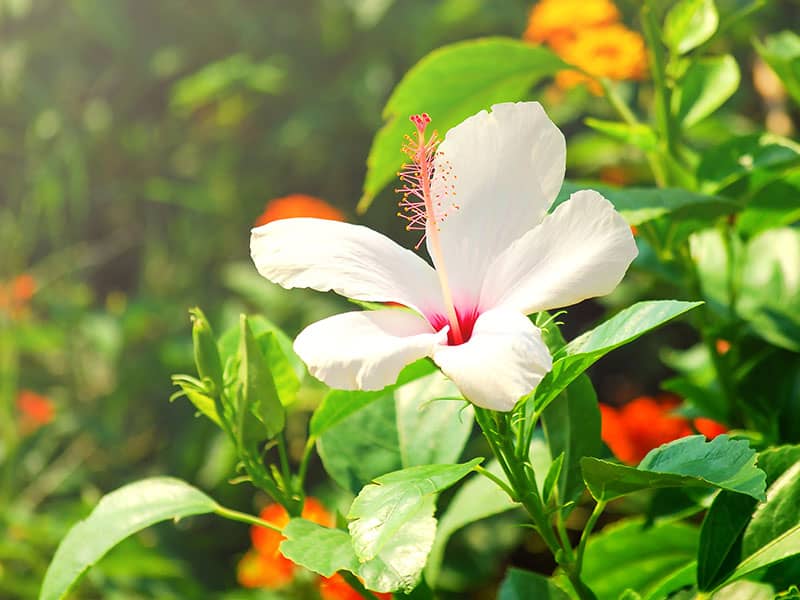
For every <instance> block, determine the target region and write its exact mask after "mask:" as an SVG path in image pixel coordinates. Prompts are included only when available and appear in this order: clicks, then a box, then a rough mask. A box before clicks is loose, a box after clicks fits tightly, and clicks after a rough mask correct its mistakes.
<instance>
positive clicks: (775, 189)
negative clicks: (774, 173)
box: [736, 171, 800, 237]
mask: <svg viewBox="0 0 800 600" xmlns="http://www.w3.org/2000/svg"><path fill="white" fill-rule="evenodd" d="M797 198H800V171H792V172H789V173H786V174H784V175H783V176H782V177H781V178H780V179H778V180H776V181H772V182H770V183H768V184H767V185H765V186H764V187H763V188H761V189H760V190H758V191H757V192H756V193H755V194H754V195H753V196H752V197H751V198H750V201H749V202H748V203H747V206H746V207H745V209H744V210H743V211H742V212H740V213H739V217H738V218H737V219H736V229H737V230H738V231H739V232H740V233H742V234H743V235H745V236H746V237H752V236H754V235H756V234H759V233H761V232H762V231H766V230H767V229H773V228H776V227H783V226H785V225H791V224H792V223H796V222H798V221H800V203H798V202H797Z"/></svg>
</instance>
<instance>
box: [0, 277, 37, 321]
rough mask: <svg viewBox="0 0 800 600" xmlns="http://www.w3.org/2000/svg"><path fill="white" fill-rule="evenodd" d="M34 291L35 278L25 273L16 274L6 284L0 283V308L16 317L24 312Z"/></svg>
mask: <svg viewBox="0 0 800 600" xmlns="http://www.w3.org/2000/svg"><path fill="white" fill-rule="evenodd" d="M35 293H36V280H35V279H34V278H33V276H32V275H29V274H27V273H23V274H22V275H17V276H16V277H15V278H14V279H12V280H11V281H10V282H8V283H6V284H3V283H0V310H2V311H5V312H7V313H8V314H9V315H10V316H11V317H12V318H14V319H17V318H19V317H21V316H22V315H23V314H24V313H25V311H26V310H27V308H28V302H30V299H31V298H33V295H34V294H35Z"/></svg>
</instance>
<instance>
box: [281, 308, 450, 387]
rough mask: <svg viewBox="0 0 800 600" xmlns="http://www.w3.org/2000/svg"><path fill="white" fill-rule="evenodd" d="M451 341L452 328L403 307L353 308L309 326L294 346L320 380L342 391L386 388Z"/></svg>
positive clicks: (298, 337)
mask: <svg viewBox="0 0 800 600" xmlns="http://www.w3.org/2000/svg"><path fill="white" fill-rule="evenodd" d="M444 343H447V328H446V327H445V328H444V329H442V331H440V332H438V333H437V332H435V331H434V330H433V328H432V327H431V326H430V325H429V324H428V322H427V321H426V320H425V319H423V318H421V317H419V316H417V315H416V314H414V313H412V312H411V311H407V310H403V309H387V310H374V311H363V312H358V311H357V312H349V313H344V314H341V315H334V316H332V317H328V318H327V319H323V320H322V321H318V322H316V323H313V324H312V325H309V326H308V327H306V328H305V329H304V330H303V331H301V332H300V335H298V336H297V339H296V340H295V342H294V350H295V352H297V354H298V356H300V358H302V359H303V361H304V362H305V363H306V365H308V370H309V371H311V374H312V375H313V376H314V377H316V378H317V379H319V380H321V381H324V382H325V383H326V384H328V385H329V386H330V387H332V388H336V389H340V390H380V389H383V388H384V387H386V386H387V385H391V384H393V383H394V382H395V381H397V376H398V375H399V374H400V371H401V370H402V369H403V367H404V366H406V365H407V364H409V363H412V362H414V361H415V360H417V359H420V358H423V357H425V356H430V355H431V354H432V353H433V350H434V348H435V347H436V346H437V345H439V344H444Z"/></svg>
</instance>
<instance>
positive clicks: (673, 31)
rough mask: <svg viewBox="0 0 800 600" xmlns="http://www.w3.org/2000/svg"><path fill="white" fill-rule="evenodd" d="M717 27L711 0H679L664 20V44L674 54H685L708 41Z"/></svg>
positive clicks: (715, 11) (717, 20)
mask: <svg viewBox="0 0 800 600" xmlns="http://www.w3.org/2000/svg"><path fill="white" fill-rule="evenodd" d="M718 25H719V15H718V14H717V7H716V6H714V1H713V0H680V1H679V2H677V3H676V4H675V5H674V6H673V7H672V8H671V9H670V11H669V12H668V13H667V17H666V19H665V20H664V42H665V43H666V44H667V46H669V48H670V49H671V50H672V51H673V52H675V53H676V54H686V53H687V52H689V51H690V50H693V49H694V48H697V46H699V45H700V44H702V43H703V42H705V41H707V40H708V39H710V38H711V36H712V35H714V33H715V32H716V31H717V26H718Z"/></svg>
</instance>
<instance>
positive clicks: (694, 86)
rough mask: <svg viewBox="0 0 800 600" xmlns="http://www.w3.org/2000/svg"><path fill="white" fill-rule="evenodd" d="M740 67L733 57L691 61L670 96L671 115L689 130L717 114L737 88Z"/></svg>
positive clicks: (715, 57) (727, 55)
mask: <svg viewBox="0 0 800 600" xmlns="http://www.w3.org/2000/svg"><path fill="white" fill-rule="evenodd" d="M739 79H740V75H739V65H737V64H736V59H734V58H733V56H731V55H729V54H726V55H725V56H714V57H712V58H703V59H700V60H696V61H692V63H691V65H690V66H689V68H688V70H687V71H686V73H685V74H684V76H683V77H682V78H681V81H680V83H679V85H678V88H677V90H676V91H675V93H674V95H673V97H672V98H673V101H674V102H673V113H674V114H675V117H676V118H677V119H678V121H679V122H681V123H682V124H683V126H684V127H691V126H692V125H694V124H696V123H699V122H700V121H702V120H703V119H704V118H706V117H707V116H709V115H710V114H711V113H713V112H714V111H715V110H717V109H718V108H719V107H720V106H722V105H723V103H724V102H725V101H726V100H727V99H728V98H730V97H731V96H732V95H733V93H734V92H735V91H736V90H737V89H738V88H739Z"/></svg>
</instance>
